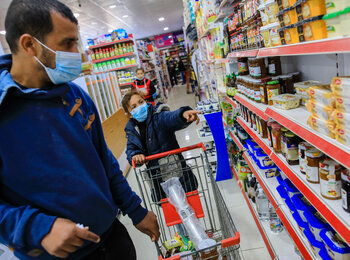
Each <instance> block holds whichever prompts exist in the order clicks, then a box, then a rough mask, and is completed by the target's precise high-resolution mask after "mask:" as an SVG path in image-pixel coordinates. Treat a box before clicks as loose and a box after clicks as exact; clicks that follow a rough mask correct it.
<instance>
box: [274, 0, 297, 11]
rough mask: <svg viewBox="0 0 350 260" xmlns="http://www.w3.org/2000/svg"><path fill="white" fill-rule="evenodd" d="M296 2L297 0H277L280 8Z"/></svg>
mask: <svg viewBox="0 0 350 260" xmlns="http://www.w3.org/2000/svg"><path fill="white" fill-rule="evenodd" d="M295 3H296V0H277V4H278V7H279V9H280V10H282V9H286V8H288V7H291V6H293V5H294V4H295Z"/></svg>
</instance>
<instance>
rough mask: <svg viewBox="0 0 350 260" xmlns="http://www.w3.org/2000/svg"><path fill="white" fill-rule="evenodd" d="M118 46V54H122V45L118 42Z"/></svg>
mask: <svg viewBox="0 0 350 260" xmlns="http://www.w3.org/2000/svg"><path fill="white" fill-rule="evenodd" d="M118 48H119V55H123V54H124V51H123V47H122V45H121V44H118Z"/></svg>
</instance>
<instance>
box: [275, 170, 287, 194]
mask: <svg viewBox="0 0 350 260" xmlns="http://www.w3.org/2000/svg"><path fill="white" fill-rule="evenodd" d="M277 170H278V167H277ZM276 179H277V181H278V183H279V184H280V185H282V187H283V189H284V190H286V189H285V188H284V185H283V179H282V176H281V175H278V176H277V177H276Z"/></svg>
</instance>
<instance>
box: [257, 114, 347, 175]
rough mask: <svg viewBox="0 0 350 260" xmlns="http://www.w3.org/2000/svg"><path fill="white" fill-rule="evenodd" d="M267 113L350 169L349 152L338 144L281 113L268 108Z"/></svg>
mask: <svg viewBox="0 0 350 260" xmlns="http://www.w3.org/2000/svg"><path fill="white" fill-rule="evenodd" d="M253 112H254V111H253ZM265 112H266V114H267V115H268V116H270V117H271V118H273V119H274V120H276V121H277V122H279V123H280V124H282V125H284V126H286V127H287V128H288V129H289V130H291V131H292V132H294V133H295V134H297V135H299V136H300V137H301V138H303V139H304V140H306V141H308V142H309V143H311V144H312V145H314V146H315V147H317V148H319V149H320V150H321V151H323V152H325V153H326V154H328V155H329V156H330V157H332V158H334V159H335V160H337V161H338V162H340V163H341V164H343V165H344V166H346V167H348V168H350V154H349V153H347V152H344V151H343V150H342V149H341V148H339V147H337V145H336V142H335V143H331V142H328V141H327V140H325V139H323V138H322V137H320V136H318V135H316V134H314V133H312V132H311V131H309V130H307V129H305V128H303V127H300V125H298V124H296V123H295V122H293V121H291V120H289V119H288V118H286V117H284V116H283V115H280V114H279V113H277V112H276V111H274V110H272V109H270V108H267V109H266V111H265Z"/></svg>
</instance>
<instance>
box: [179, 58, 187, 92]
mask: <svg viewBox="0 0 350 260" xmlns="http://www.w3.org/2000/svg"><path fill="white" fill-rule="evenodd" d="M178 68H179V72H180V75H181V79H182V85H185V84H186V76H185V72H186V67H185V64H184V63H183V61H182V59H181V58H180V59H179V62H178Z"/></svg>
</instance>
